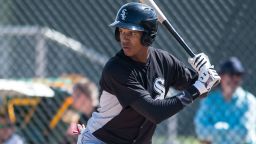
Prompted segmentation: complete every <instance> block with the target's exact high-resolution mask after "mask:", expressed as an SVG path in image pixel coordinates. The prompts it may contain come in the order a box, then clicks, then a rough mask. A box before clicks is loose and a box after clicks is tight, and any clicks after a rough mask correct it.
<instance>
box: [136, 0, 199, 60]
mask: <svg viewBox="0 0 256 144" xmlns="http://www.w3.org/2000/svg"><path fill="white" fill-rule="evenodd" d="M140 2H141V3H144V4H146V5H149V6H151V7H152V8H154V9H155V11H156V13H157V16H158V21H159V22H160V23H161V24H162V25H164V26H165V27H166V28H167V30H168V31H169V32H170V33H171V34H172V35H173V36H174V38H175V39H176V40H177V41H178V42H179V44H180V45H181V46H182V47H183V48H184V49H185V51H186V52H187V53H188V54H189V56H190V57H194V56H195V53H194V52H193V51H192V50H191V48H190V47H189V46H188V45H187V44H186V43H185V41H184V40H183V39H182V37H181V36H180V35H179V34H178V32H177V31H176V30H175V29H174V27H173V26H172V24H171V23H170V22H169V21H168V19H167V18H166V16H165V15H164V14H163V12H162V11H161V10H160V8H159V7H158V6H157V5H156V3H155V2H154V0H140Z"/></svg>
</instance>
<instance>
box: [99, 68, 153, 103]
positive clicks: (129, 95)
mask: <svg viewBox="0 0 256 144" xmlns="http://www.w3.org/2000/svg"><path fill="white" fill-rule="evenodd" d="M100 86H101V90H102V91H107V92H109V93H111V94H113V95H115V96H116V97H117V99H118V101H119V102H120V104H121V105H122V106H123V107H126V106H128V105H130V104H131V103H132V102H134V101H136V100H137V99H139V98H141V97H144V96H146V95H149V93H148V92H147V91H146V90H145V89H144V88H143V86H142V85H141V84H139V82H138V81H137V80H136V78H135V76H133V74H132V72H131V71H130V70H129V69H127V68H124V67H123V68H122V67H119V68H116V66H107V67H106V68H104V70H103V73H102V78H101V80H100Z"/></svg>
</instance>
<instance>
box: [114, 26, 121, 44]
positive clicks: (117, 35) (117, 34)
mask: <svg viewBox="0 0 256 144" xmlns="http://www.w3.org/2000/svg"><path fill="white" fill-rule="evenodd" d="M115 38H116V40H117V41H118V42H119V41H120V33H119V28H118V27H117V28H116V30H115Z"/></svg>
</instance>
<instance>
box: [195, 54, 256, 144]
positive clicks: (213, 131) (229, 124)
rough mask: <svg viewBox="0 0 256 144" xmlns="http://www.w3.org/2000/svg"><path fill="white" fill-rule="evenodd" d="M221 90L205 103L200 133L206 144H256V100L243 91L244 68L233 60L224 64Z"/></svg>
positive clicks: (199, 117)
mask: <svg viewBox="0 0 256 144" xmlns="http://www.w3.org/2000/svg"><path fill="white" fill-rule="evenodd" d="M219 74H220V75H221V79H222V80H221V86H220V88H219V89H216V90H215V91H213V92H211V93H209V96H208V97H207V98H206V99H204V100H203V101H202V102H201V106H200V108H199V110H198V112H197V115H196V117H195V126H196V133H197V136H198V138H199V139H200V140H201V141H202V143H204V144H256V134H255V133H256V99H255V97H254V95H252V94H251V93H249V92H248V91H246V90H244V89H243V88H241V87H240V85H241V82H242V78H243V75H244V68H243V66H242V64H241V63H240V61H239V60H238V59H237V58H235V57H232V58H230V59H228V60H227V61H225V62H224V63H222V64H221V66H220V71H219Z"/></svg>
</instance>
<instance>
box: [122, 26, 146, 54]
mask: <svg viewBox="0 0 256 144" xmlns="http://www.w3.org/2000/svg"><path fill="white" fill-rule="evenodd" d="M119 34H120V42H121V46H122V49H123V51H124V53H125V55H126V56H129V57H135V56H138V55H139V54H140V53H141V52H143V50H142V49H144V48H145V47H144V46H143V45H142V44H141V36H142V34H143V32H141V31H134V30H129V29H123V28H119Z"/></svg>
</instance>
